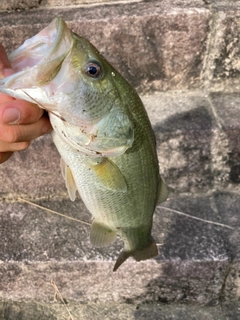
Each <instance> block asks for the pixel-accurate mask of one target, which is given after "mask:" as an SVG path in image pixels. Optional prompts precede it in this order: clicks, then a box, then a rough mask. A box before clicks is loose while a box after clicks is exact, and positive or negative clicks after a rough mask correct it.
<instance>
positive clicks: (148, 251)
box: [113, 240, 158, 271]
mask: <svg viewBox="0 0 240 320" xmlns="http://www.w3.org/2000/svg"><path fill="white" fill-rule="evenodd" d="M157 255H158V249H157V245H156V243H155V241H154V240H152V242H151V243H150V245H149V246H147V247H145V248H143V249H137V250H135V251H122V252H121V253H120V255H119V257H118V259H117V261H116V263H115V265H114V268H113V271H116V270H117V269H118V268H119V267H120V266H121V265H122V264H123V262H124V261H126V260H127V259H128V258H129V257H133V258H134V259H135V260H136V261H141V260H147V259H150V258H153V257H156V256H157Z"/></svg>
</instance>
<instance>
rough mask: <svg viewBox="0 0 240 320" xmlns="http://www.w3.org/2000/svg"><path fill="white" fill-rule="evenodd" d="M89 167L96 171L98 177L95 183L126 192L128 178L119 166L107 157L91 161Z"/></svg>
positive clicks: (112, 189) (111, 189)
mask: <svg viewBox="0 0 240 320" xmlns="http://www.w3.org/2000/svg"><path fill="white" fill-rule="evenodd" d="M88 165H89V167H90V168H91V169H92V170H93V172H94V173H95V175H96V177H97V179H96V182H95V184H96V185H97V186H98V187H101V188H104V189H107V190H110V191H113V192H126V191H127V183H126V180H125V178H124V176H123V174H122V173H121V171H120V170H119V169H118V167H117V166H116V165H115V164H114V163H113V162H112V161H110V160H109V159H107V158H99V160H96V161H91V162H90V163H89V164H88Z"/></svg>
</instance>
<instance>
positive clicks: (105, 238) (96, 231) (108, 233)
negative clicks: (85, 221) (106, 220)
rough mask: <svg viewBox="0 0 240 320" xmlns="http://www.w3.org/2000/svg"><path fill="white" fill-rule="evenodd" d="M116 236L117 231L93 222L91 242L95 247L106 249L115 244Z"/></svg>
mask: <svg viewBox="0 0 240 320" xmlns="http://www.w3.org/2000/svg"><path fill="white" fill-rule="evenodd" d="M116 236H117V233H116V231H114V230H112V229H110V228H108V227H107V226H105V225H103V224H101V223H99V222H97V221H93V224H92V229H91V232H90V241H91V244H92V245H93V246H94V247H97V248H101V247H106V246H108V245H110V244H111V243H113V242H114V240H115V239H116Z"/></svg>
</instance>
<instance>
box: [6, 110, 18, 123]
mask: <svg viewBox="0 0 240 320" xmlns="http://www.w3.org/2000/svg"><path fill="white" fill-rule="evenodd" d="M2 120H3V122H4V123H8V124H15V123H17V122H18V121H19V120H20V112H19V110H18V109H16V108H7V109H5V111H4V112H3V119H2Z"/></svg>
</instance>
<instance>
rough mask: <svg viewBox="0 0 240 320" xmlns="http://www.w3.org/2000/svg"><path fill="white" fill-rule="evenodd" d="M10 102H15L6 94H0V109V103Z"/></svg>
mask: <svg viewBox="0 0 240 320" xmlns="http://www.w3.org/2000/svg"><path fill="white" fill-rule="evenodd" d="M12 100H16V99H15V98H13V97H11V96H8V95H7V94H4V93H1V92H0V101H1V104H0V108H1V105H2V103H4V102H8V101H12Z"/></svg>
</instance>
